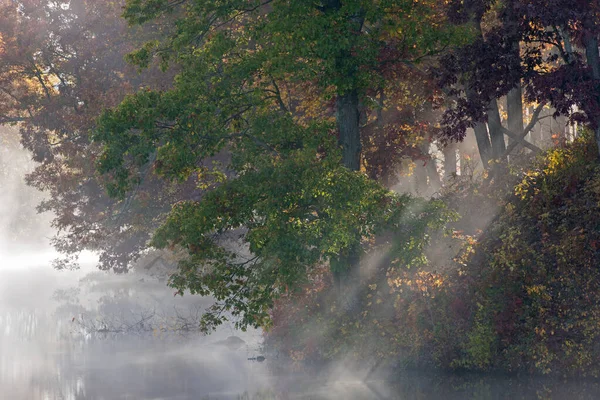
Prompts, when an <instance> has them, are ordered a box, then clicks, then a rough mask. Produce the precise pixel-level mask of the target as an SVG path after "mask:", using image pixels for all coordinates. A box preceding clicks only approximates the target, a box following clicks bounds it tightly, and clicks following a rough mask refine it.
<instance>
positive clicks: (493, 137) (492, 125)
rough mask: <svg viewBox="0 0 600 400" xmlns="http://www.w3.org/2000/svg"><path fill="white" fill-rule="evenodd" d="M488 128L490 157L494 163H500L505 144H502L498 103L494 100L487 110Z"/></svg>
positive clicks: (502, 137)
mask: <svg viewBox="0 0 600 400" xmlns="http://www.w3.org/2000/svg"><path fill="white" fill-rule="evenodd" d="M488 127H489V131H490V142H491V143H492V157H493V158H494V160H496V161H502V159H503V158H504V153H505V152H506V142H504V132H503V131H502V120H501V119H500V111H498V101H497V100H496V99H493V100H492V101H491V102H490V105H489V108H488ZM521 129H523V128H521Z"/></svg>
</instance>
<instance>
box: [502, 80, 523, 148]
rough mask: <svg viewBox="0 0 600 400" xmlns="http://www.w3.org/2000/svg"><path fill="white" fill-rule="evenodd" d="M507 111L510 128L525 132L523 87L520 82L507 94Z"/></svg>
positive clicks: (517, 131) (518, 132)
mask: <svg viewBox="0 0 600 400" xmlns="http://www.w3.org/2000/svg"><path fill="white" fill-rule="evenodd" d="M506 112H507V114H508V130H509V131H511V132H513V133H515V134H517V135H520V134H521V132H523V88H522V87H521V84H520V83H519V85H518V86H517V87H515V88H514V89H512V90H511V91H510V92H508V94H507V95H506ZM510 141H511V139H509V142H510Z"/></svg>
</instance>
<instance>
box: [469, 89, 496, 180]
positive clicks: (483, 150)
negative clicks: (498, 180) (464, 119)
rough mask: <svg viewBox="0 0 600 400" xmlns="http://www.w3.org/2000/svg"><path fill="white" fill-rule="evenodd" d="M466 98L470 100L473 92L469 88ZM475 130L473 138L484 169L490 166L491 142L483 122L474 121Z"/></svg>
mask: <svg viewBox="0 0 600 400" xmlns="http://www.w3.org/2000/svg"><path fill="white" fill-rule="evenodd" d="M466 95H467V100H468V101H471V99H472V98H473V94H472V91H471V89H469V88H467V90H466ZM473 131H474V132H475V140H476V141H477V148H478V149H479V157H480V158H481V164H483V168H484V169H488V168H489V167H490V165H489V162H490V160H491V159H492V144H491V142H490V137H489V135H488V130H487V126H486V124H485V122H475V126H473Z"/></svg>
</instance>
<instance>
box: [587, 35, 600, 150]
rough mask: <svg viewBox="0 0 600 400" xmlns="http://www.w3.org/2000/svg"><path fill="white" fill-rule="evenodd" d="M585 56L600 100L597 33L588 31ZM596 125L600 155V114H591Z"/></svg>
mask: <svg viewBox="0 0 600 400" xmlns="http://www.w3.org/2000/svg"><path fill="white" fill-rule="evenodd" d="M584 44H585V56H586V59H587V63H588V66H589V67H590V68H591V70H592V77H593V78H594V83H595V84H596V95H597V96H598V100H597V101H599V102H600V53H599V52H598V38H597V37H596V35H595V34H591V33H588V34H587V36H586V37H585V39H584ZM590 118H591V119H592V120H593V122H594V125H595V132H594V133H595V136H596V145H597V146H598V155H599V156H600V115H590Z"/></svg>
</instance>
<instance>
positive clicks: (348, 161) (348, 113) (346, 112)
mask: <svg viewBox="0 0 600 400" xmlns="http://www.w3.org/2000/svg"><path fill="white" fill-rule="evenodd" d="M359 123H360V111H359V101H358V93H357V91H356V90H352V91H350V92H348V93H346V94H343V95H340V96H338V98H337V126H338V130H339V134H340V136H339V139H338V143H339V145H340V146H341V147H342V163H343V164H344V167H346V168H348V169H349V170H352V171H359V170H360V152H361V150H362V146H361V143H360V128H359Z"/></svg>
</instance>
